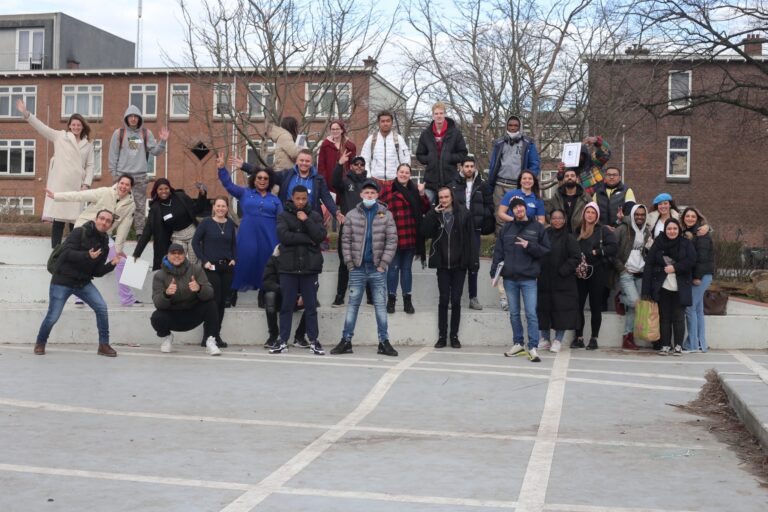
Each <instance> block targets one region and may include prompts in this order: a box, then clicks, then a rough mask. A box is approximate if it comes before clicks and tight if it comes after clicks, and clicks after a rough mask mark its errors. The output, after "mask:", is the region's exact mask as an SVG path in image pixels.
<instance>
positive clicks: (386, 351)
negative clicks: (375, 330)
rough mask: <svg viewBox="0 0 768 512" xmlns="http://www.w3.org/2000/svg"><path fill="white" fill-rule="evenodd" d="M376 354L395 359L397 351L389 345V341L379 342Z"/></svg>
mask: <svg viewBox="0 0 768 512" xmlns="http://www.w3.org/2000/svg"><path fill="white" fill-rule="evenodd" d="M377 353H378V354H382V355H385V356H391V357H397V350H395V348H394V347H393V346H392V345H390V344H389V340H384V341H380V342H379V350H378V351H377Z"/></svg>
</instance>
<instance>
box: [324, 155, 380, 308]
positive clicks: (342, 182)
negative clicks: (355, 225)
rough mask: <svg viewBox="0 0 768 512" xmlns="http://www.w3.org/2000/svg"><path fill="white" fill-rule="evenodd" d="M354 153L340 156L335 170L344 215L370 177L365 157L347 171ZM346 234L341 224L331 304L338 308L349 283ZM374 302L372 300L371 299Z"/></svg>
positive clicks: (359, 158)
mask: <svg viewBox="0 0 768 512" xmlns="http://www.w3.org/2000/svg"><path fill="white" fill-rule="evenodd" d="M351 154H352V153H349V152H347V151H345V152H344V153H342V155H341V157H339V161H338V163H337V164H336V168H335V169H334V170H333V177H332V181H333V186H334V187H335V188H336V198H337V199H338V203H339V210H340V211H341V213H342V214H343V215H345V216H346V215H347V213H349V212H350V211H351V210H352V209H354V208H355V206H357V203H359V202H360V192H361V191H362V190H363V183H365V181H366V180H367V179H368V178H367V177H366V176H365V159H364V158H363V157H361V156H356V157H354V158H353V159H352V162H351V164H350V165H349V170H348V171H345V165H346V163H347V161H348V160H349V157H350V155H351ZM343 234H344V224H341V225H340V226H339V236H338V238H337V242H336V251H337V252H338V254H339V271H338V274H337V278H336V297H334V299H333V303H332V304H331V307H332V308H338V307H341V306H343V305H344V295H346V293H347V286H348V285H349V270H348V269H347V265H346V263H344V249H343V244H342V243H341V239H342V236H343ZM366 293H367V294H368V296H369V297H370V287H367V288H366ZM369 303H370V304H373V301H372V300H369Z"/></svg>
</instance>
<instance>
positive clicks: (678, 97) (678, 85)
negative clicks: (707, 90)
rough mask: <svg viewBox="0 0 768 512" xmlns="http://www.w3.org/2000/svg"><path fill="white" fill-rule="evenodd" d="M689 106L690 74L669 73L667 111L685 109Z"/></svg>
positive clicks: (683, 72) (685, 72)
mask: <svg viewBox="0 0 768 512" xmlns="http://www.w3.org/2000/svg"><path fill="white" fill-rule="evenodd" d="M690 104H691V72H690V71H670V72H669V109H670V110H676V109H679V108H685V107H688V106H690Z"/></svg>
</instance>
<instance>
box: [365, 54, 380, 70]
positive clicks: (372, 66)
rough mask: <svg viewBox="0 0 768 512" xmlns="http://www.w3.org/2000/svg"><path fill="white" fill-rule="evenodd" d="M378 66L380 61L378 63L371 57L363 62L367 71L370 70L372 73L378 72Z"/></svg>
mask: <svg viewBox="0 0 768 512" xmlns="http://www.w3.org/2000/svg"><path fill="white" fill-rule="evenodd" d="M378 64H379V61H377V60H376V59H374V58H373V57H371V56H370V55H369V56H368V58H367V59H365V60H363V66H365V69H368V70H370V71H376V66H377V65H378Z"/></svg>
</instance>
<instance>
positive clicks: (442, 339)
mask: <svg viewBox="0 0 768 512" xmlns="http://www.w3.org/2000/svg"><path fill="white" fill-rule="evenodd" d="M445 345H446V342H445V337H440V338H438V339H437V343H435V348H445Z"/></svg>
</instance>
